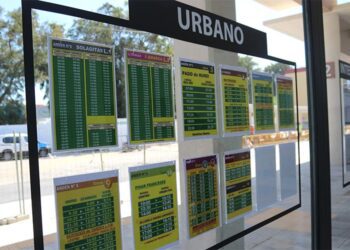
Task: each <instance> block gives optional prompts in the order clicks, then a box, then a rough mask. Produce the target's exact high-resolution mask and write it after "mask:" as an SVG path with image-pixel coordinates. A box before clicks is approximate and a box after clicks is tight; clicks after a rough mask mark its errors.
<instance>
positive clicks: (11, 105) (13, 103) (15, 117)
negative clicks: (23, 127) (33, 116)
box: [0, 100, 26, 124]
mask: <svg viewBox="0 0 350 250" xmlns="http://www.w3.org/2000/svg"><path fill="white" fill-rule="evenodd" d="M25 121H26V120H25V110H24V105H23V103H22V102H21V101H18V100H10V101H8V102H6V104H3V105H1V106H0V124H23V123H25Z"/></svg>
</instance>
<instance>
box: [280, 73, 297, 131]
mask: <svg viewBox="0 0 350 250" xmlns="http://www.w3.org/2000/svg"><path fill="white" fill-rule="evenodd" d="M276 83H277V101H278V124H279V129H280V130H288V129H292V130H293V129H295V121H294V89H293V80H292V79H291V78H289V77H285V76H276Z"/></svg>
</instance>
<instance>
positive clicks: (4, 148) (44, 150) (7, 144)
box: [0, 133, 50, 161]
mask: <svg viewBox="0 0 350 250" xmlns="http://www.w3.org/2000/svg"><path fill="white" fill-rule="evenodd" d="M14 139H15V140H16V147H15V145H14ZM20 142H21V147H22V153H23V156H24V157H25V156H28V135H27V134H24V133H23V134H21V137H20V136H19V134H18V133H16V137H14V135H13V134H3V135H0V158H1V159H3V160H6V161H8V160H11V159H13V158H14V156H15V148H16V153H17V155H19V153H20ZM49 152H50V148H49V146H48V145H47V144H46V143H43V142H39V141H38V153H39V156H40V157H46V156H47V155H48V154H49Z"/></svg>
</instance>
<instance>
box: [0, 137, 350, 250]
mask: <svg viewBox="0 0 350 250" xmlns="http://www.w3.org/2000/svg"><path fill="white" fill-rule="evenodd" d="M301 152H302V153H301V163H302V165H301V177H302V178H301V181H302V187H301V194H302V207H301V208H300V209H298V210H296V211H294V212H292V213H290V214H288V215H286V216H284V217H283V218H281V219H279V220H277V221H275V222H272V223H270V224H268V225H266V226H264V227H263V228H261V229H258V230H256V231H254V232H252V233H250V234H249V235H247V236H246V237H244V240H243V241H244V244H238V245H239V247H238V246H237V245H235V246H229V247H228V248H226V249H240V248H242V245H244V249H310V248H311V217H310V171H309V153H308V152H309V151H308V142H302V144H301ZM143 156H144V152H143V150H141V151H138V150H134V151H131V152H128V153H122V152H106V153H103V155H102V159H103V169H105V170H108V169H116V168H117V169H120V177H121V180H120V181H121V183H120V185H121V186H120V190H121V202H122V205H121V206H122V207H121V212H122V218H123V219H122V224H123V237H124V240H125V239H126V241H127V242H131V241H132V238H131V235H132V234H131V230H132V229H131V221H130V209H129V207H130V198H129V197H130V193H129V183H128V175H127V167H129V166H134V165H141V164H143ZM137 159H138V160H137ZM175 159H177V145H176V144H169V145H166V146H164V145H160V146H152V147H148V148H146V163H156V162H163V161H169V160H175ZM135 161H140V162H135ZM40 169H41V171H40V174H41V191H42V213H43V230H44V235H45V249H49V250H51V249H57V240H56V234H55V233H56V218H55V212H54V211H55V207H54V205H55V202H54V196H53V185H52V178H53V177H57V176H64V175H73V174H78V173H82V172H83V173H86V172H95V171H99V170H101V157H100V155H99V154H98V153H97V154H86V155H78V154H76V155H74V154H73V155H70V156H65V157H63V156H62V157H53V158H47V159H40ZM23 170H24V171H23V176H24V180H25V182H24V187H25V198H26V199H25V207H26V214H29V215H31V203H30V199H29V198H30V193H29V189H28V188H29V182H28V181H27V180H28V179H29V176H28V161H27V160H25V161H24V162H23ZM15 176H16V171H15V166H14V162H0V183H1V185H0V219H1V218H4V217H9V216H15V215H17V214H19V203H18V200H16V199H17V196H18V195H17V191H16V190H17V189H16V187H17V184H16V178H15ZM331 181H332V223H333V225H332V233H333V234H332V238H333V249H336V250H337V249H350V238H349V237H348V235H349V232H350V217H349V216H348V213H349V208H350V191H349V188H347V189H343V187H342V169H341V167H340V166H332V179H331ZM282 210H283V207H281V206H275V207H274V208H273V209H270V210H267V211H268V212H266V216H267V217H268V216H270V213H275V212H276V213H277V212H279V211H282ZM261 216H262V215H261ZM180 217H181V215H180ZM254 219H257V218H254V217H252V219H248V220H245V223H246V226H250V225H252V224H254V223H255V221H254ZM32 238H33V233H32V220H31V217H30V219H28V220H24V221H20V222H17V223H14V224H10V225H5V226H0V249H1V250H3V249H6V250H12V249H25V250H27V249H33V241H32ZM203 239H205V238H203ZM185 246H187V245H185ZM131 248H132V247H130V245H127V246H125V249H131ZM181 248H182V249H184V248H186V249H187V247H184V245H183V246H182V245H181V244H180V245H178V246H177V247H176V249H181ZM197 249H201V247H198V248H197Z"/></svg>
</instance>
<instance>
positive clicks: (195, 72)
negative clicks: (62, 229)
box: [180, 59, 217, 139]
mask: <svg viewBox="0 0 350 250" xmlns="http://www.w3.org/2000/svg"><path fill="white" fill-rule="evenodd" d="M180 68H181V81H182V104H183V114H184V136H185V139H191V138H192V139H193V138H195V137H212V136H216V135H217V122H216V91H215V67H214V65H212V64H209V63H204V62H196V61H190V60H187V59H181V60H180Z"/></svg>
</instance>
